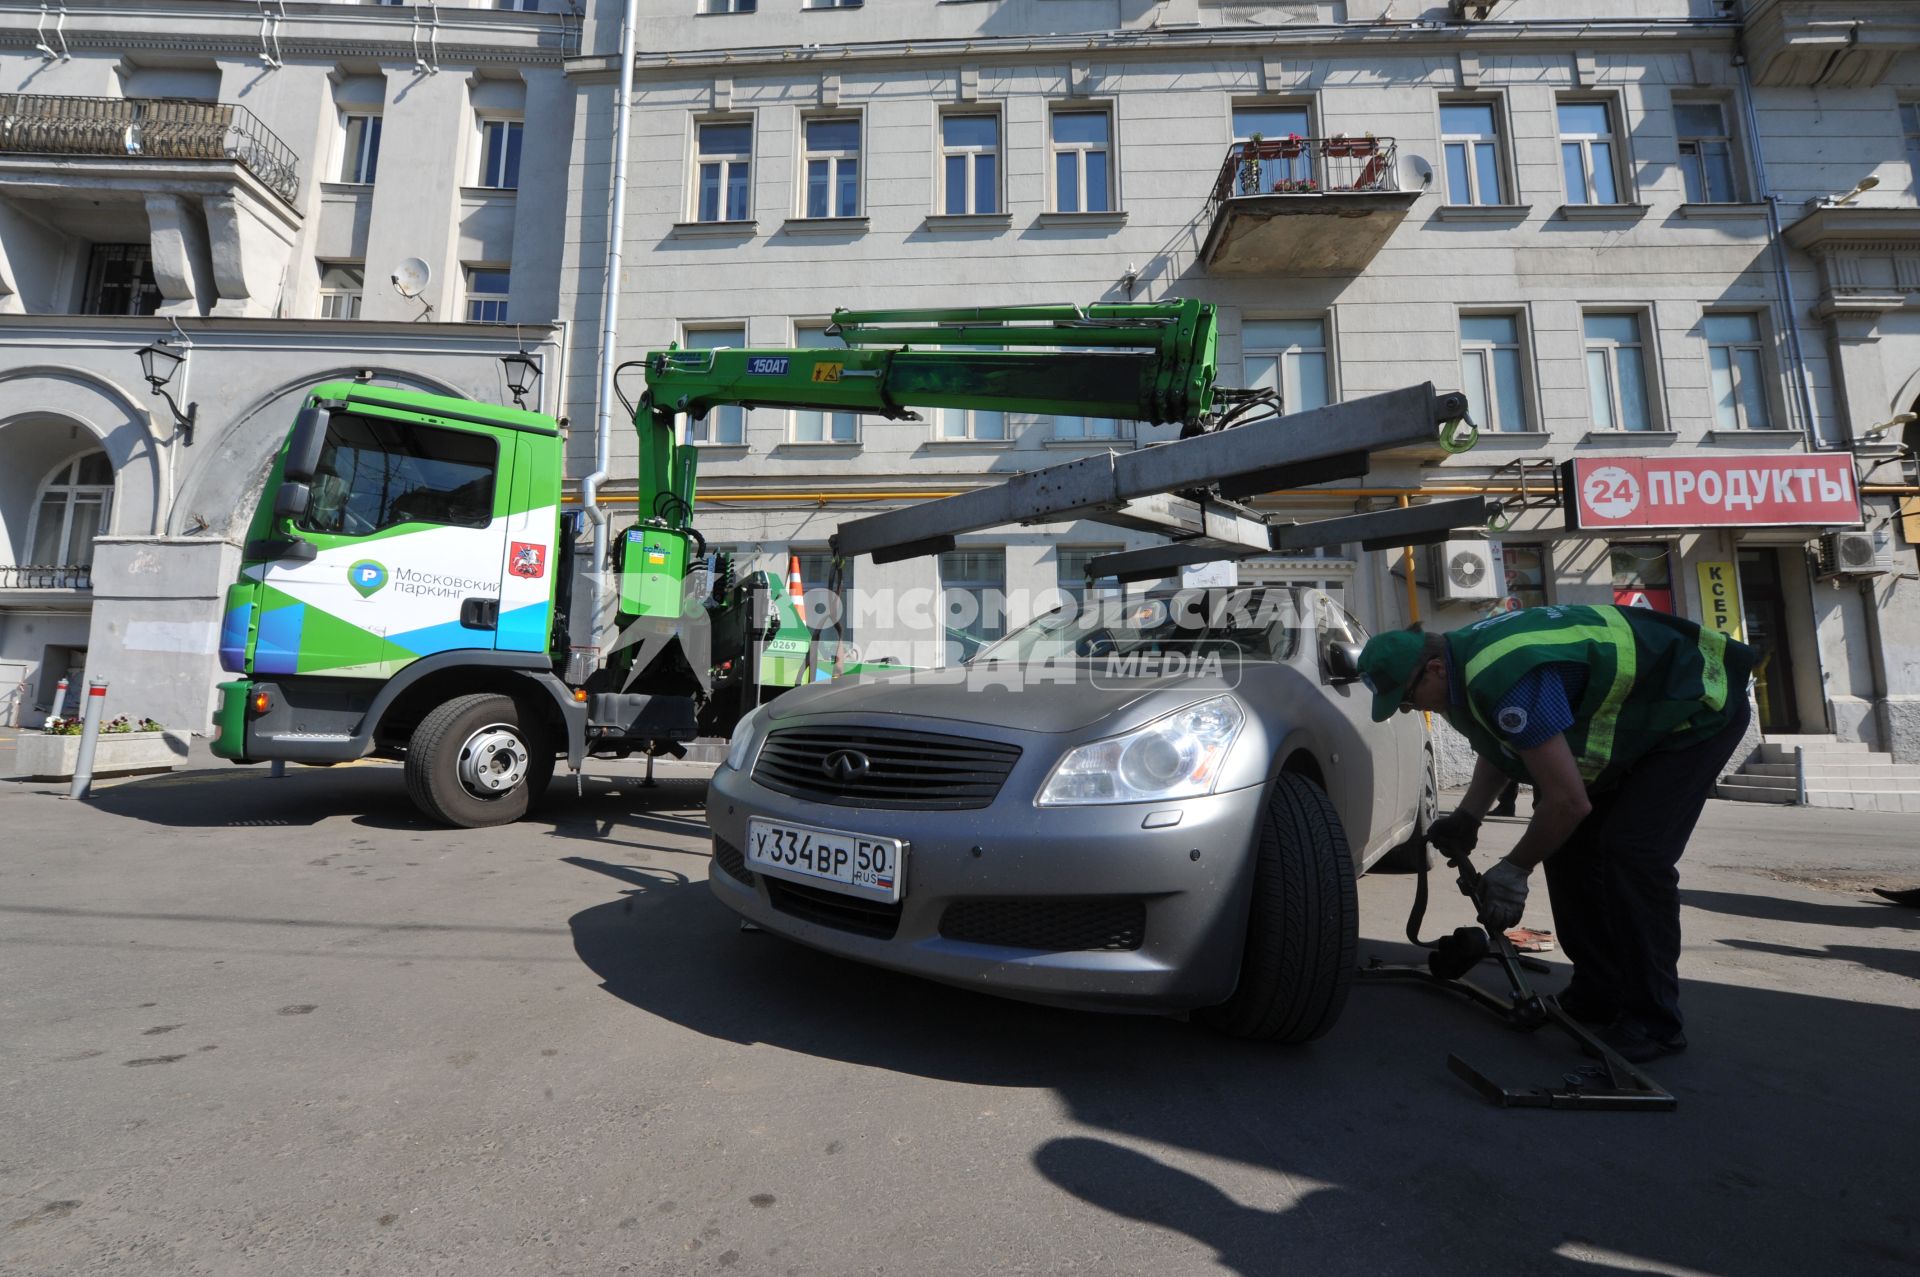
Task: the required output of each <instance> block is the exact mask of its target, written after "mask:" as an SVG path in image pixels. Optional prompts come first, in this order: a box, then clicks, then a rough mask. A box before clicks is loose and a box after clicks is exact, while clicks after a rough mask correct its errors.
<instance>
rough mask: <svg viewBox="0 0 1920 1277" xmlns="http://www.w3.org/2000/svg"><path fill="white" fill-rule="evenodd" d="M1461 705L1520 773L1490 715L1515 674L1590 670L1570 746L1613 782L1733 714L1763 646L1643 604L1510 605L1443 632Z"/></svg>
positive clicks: (1455, 720)
mask: <svg viewBox="0 0 1920 1277" xmlns="http://www.w3.org/2000/svg"><path fill="white" fill-rule="evenodd" d="M1447 650H1448V652H1449V654H1450V655H1451V656H1452V658H1453V667H1452V671H1451V676H1452V677H1456V678H1458V679H1459V680H1460V682H1461V683H1462V684H1463V688H1464V693H1465V694H1464V696H1462V697H1460V698H1458V699H1460V700H1463V701H1464V704H1458V703H1456V704H1454V705H1453V706H1451V707H1450V708H1449V709H1448V710H1447V714H1446V718H1447V721H1448V722H1449V723H1451V724H1453V726H1454V728H1455V729H1456V730H1458V731H1459V732H1460V733H1461V734H1462V735H1464V736H1465V737H1466V738H1467V740H1468V741H1469V742H1470V743H1471V744H1472V745H1473V748H1474V752H1475V753H1477V754H1479V755H1480V756H1481V757H1482V758H1485V759H1487V760H1488V761H1489V762H1492V763H1494V764H1495V765H1496V766H1498V767H1499V768H1500V769H1501V770H1502V771H1504V772H1506V773H1507V774H1508V775H1510V776H1513V777H1514V778H1516V779H1519V780H1527V779H1529V777H1528V775H1527V769H1526V767H1525V765H1524V764H1523V763H1522V762H1521V761H1520V757H1519V755H1518V754H1517V753H1515V752H1514V750H1513V748H1512V747H1511V746H1509V745H1508V744H1507V743H1506V741H1505V740H1504V739H1503V736H1502V733H1501V732H1500V731H1499V729H1498V726H1497V724H1496V723H1495V721H1494V715H1495V714H1496V713H1497V712H1498V710H1499V706H1500V702H1501V701H1502V700H1504V699H1505V698H1506V695H1507V693H1508V692H1509V691H1510V690H1512V688H1513V685H1514V684H1515V683H1517V682H1519V681H1520V680H1521V679H1522V678H1523V677H1525V676H1526V675H1527V674H1529V673H1531V672H1532V671H1533V670H1535V669H1538V668H1539V667H1540V666H1542V665H1552V664H1557V663H1571V664H1576V665H1583V666H1585V667H1586V670H1587V689H1586V692H1585V693H1584V694H1583V695H1582V696H1581V698H1580V703H1579V704H1578V705H1575V706H1573V707H1572V708H1573V720H1574V721H1573V726H1572V727H1570V728H1568V729H1567V732H1566V741H1567V746H1568V748H1570V749H1571V750H1572V751H1573V757H1574V761H1575V762H1576V763H1577V764H1578V765H1579V767H1580V775H1581V776H1582V777H1583V778H1584V779H1585V780H1586V782H1587V787H1588V788H1589V789H1592V790H1603V789H1607V788H1610V787H1611V786H1612V785H1613V784H1615V783H1616V782H1618V780H1619V779H1620V777H1621V775H1622V774H1624V773H1625V771H1626V770H1627V768H1629V767H1631V766H1632V765H1633V764H1634V763H1635V762H1636V761H1638V760H1639V759H1640V758H1642V757H1644V756H1645V755H1647V754H1650V753H1652V752H1654V751H1656V750H1663V749H1678V748H1680V747H1682V746H1685V745H1690V744H1692V743H1694V742H1695V741H1698V740H1704V739H1706V738H1707V737H1710V736H1713V735H1715V734H1716V733H1718V732H1719V731H1720V729H1721V728H1723V727H1725V726H1726V724H1727V699H1728V697H1729V696H1737V697H1741V698H1744V697H1745V696H1746V694H1747V681H1748V679H1749V678H1751V677H1752V674H1753V666H1754V663H1755V661H1756V659H1757V657H1758V653H1756V652H1755V651H1754V650H1753V649H1752V648H1750V647H1748V646H1746V645H1745V644H1744V643H1736V642H1734V641H1733V640H1731V639H1729V638H1728V637H1727V636H1726V635H1724V634H1722V633H1721V632H1720V631H1718V630H1713V629H1704V628H1702V627H1701V626H1698V625H1696V624H1694V623H1693V622H1692V621H1689V620H1686V619H1684V618H1682V617H1677V616H1668V615H1667V614H1666V613H1664V612H1654V611H1651V610H1649V609H1647V608H1638V607H1633V608H1622V607H1610V606H1598V607H1581V606H1554V607H1536V608H1527V609H1525V610H1524V611H1519V612H1502V613H1499V614H1498V615H1495V616H1490V617H1488V618H1487V619H1486V620H1484V621H1480V622H1478V623H1477V624H1474V625H1469V626H1467V627H1466V628H1465V629H1461V630H1455V631H1454V632H1453V633H1451V634H1449V635H1447Z"/></svg>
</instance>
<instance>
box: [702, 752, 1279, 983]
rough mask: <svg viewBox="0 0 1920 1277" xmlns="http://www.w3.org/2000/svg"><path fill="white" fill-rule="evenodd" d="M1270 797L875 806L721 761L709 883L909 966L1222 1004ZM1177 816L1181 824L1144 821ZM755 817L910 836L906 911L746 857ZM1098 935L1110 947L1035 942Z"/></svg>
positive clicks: (966, 976) (776, 926)
mask: <svg viewBox="0 0 1920 1277" xmlns="http://www.w3.org/2000/svg"><path fill="white" fill-rule="evenodd" d="M1012 788H1013V785H1011V784H1010V785H1009V786H1008V789H1009V790H1011V789H1012ZM1265 798H1266V793H1265V788H1264V787H1263V786H1258V785H1256V786H1252V787H1249V788H1245V789H1238V790H1232V791H1229V792H1226V793H1221V794H1214V795H1211V796H1209V797H1206V798H1194V799H1186V800H1183V801H1178V802H1157V803H1126V804H1116V805H1112V806H1089V807H1065V808H1040V807H1035V806H1034V805H1033V804H1032V802H1031V800H1030V798H1027V797H1024V796H1021V795H1015V794H1011V793H1009V792H1007V791H1003V792H1002V793H1001V795H1000V797H999V798H998V799H996V800H995V802H994V803H993V804H992V805H991V806H989V807H986V808H982V809H980V810H976V811H896V810H875V809H870V808H856V807H841V806H836V805H832V804H827V803H816V802H811V801H808V800H805V799H801V798H796V797H791V796H789V795H786V794H782V793H776V792H774V791H773V790H770V789H766V788H763V787H762V786H760V785H758V784H756V783H754V781H753V780H752V778H751V777H750V776H748V775H746V774H744V773H742V772H739V771H736V770H735V769H733V768H731V767H727V766H724V765H723V766H721V767H720V768H719V769H718V770H717V771H716V772H715V774H714V777H713V781H712V783H711V785H710V787H709V789H708V798H707V823H708V825H709V826H710V827H711V829H712V831H713V836H714V839H715V843H716V846H715V857H714V865H713V867H712V869H711V870H710V871H709V873H708V881H709V883H710V884H711V885H712V889H713V893H714V895H715V896H717V897H718V898H719V899H720V901H721V902H722V903H723V904H725V905H726V906H727V907H728V908H730V909H732V910H734V911H735V912H737V913H739V914H740V915H741V916H742V917H745V918H747V919H749V920H751V921H752V922H754V923H756V924H758V925H759V926H761V927H763V928H765V929H766V930H768V931H772V932H774V933H776V934H778V935H782V936H786V937H788V938H789V939H792V940H796V941H799V942H801V943H803V944H806V945H809V946H811V947H813V948H816V949H821V950H824V951H826V952H828V953H834V954H838V955H840V956H842V957H847V958H852V959H855V960H857V961H860V962H867V963H871V964H873V965H875V966H880V967H886V968H889V969H892V970H895V971H903V972H907V973H909V974H912V975H918V976H924V977H926V978H928V979H933V980H940V981H943V982H945V983H948V984H955V985H960V986H963V987H966V988H974V989H981V990H985V991H988V992H993V993H999V994H1003V995H1007V996H1011V997H1018V998H1024V999H1028V1000H1032V1001H1040V1002H1049V1003H1055V1004H1059V1005H1066V1006H1083V1007H1096V1008H1105V1009H1110V1010H1111V1009H1133V1010H1141V1011H1153V1010H1184V1009H1190V1008H1195V1007H1203V1006H1212V1005H1215V1004H1217V1003H1220V1002H1224V1001H1225V1000H1226V999H1227V998H1228V997H1229V996H1231V994H1232V993H1233V989H1234V985H1235V983H1236V981H1237V980H1238V979H1239V972H1240V956H1241V950H1242V948H1243V946H1244V944H1245V938H1246V922H1247V909H1248V900H1249V893H1250V891H1251V888H1252V875H1253V854H1252V851H1253V846H1254V837H1255V835H1256V832H1257V828H1258V821H1259V818H1260V816H1261V814H1262V812H1263V810H1264V807H1265ZM1167 812H1178V813H1179V815H1180V820H1179V823H1178V824H1174V825H1171V826H1164V825H1163V826H1162V827H1158V828H1143V822H1144V821H1145V820H1146V819H1147V818H1148V816H1149V814H1157V813H1167ZM754 816H758V817H763V818H766V819H771V820H778V821H784V822H787V823H791V824H795V825H807V826H813V827H816V828H824V829H832V830H842V831H846V832H850V833H862V834H869V835H875V836H880V837H888V838H898V839H901V840H902V841H904V842H905V843H906V844H907V849H906V852H905V856H904V863H905V878H904V888H903V893H902V897H901V900H900V903H899V905H898V906H897V907H889V906H883V905H878V904H873V903H869V902H865V901H860V900H857V899H855V898H853V897H847V896H842V895H839V894H837V893H832V892H828V891H825V890H823V889H819V888H815V889H812V890H808V889H807V888H806V886H805V884H806V881H807V880H806V879H804V878H786V877H775V878H771V879H770V878H769V877H768V875H766V874H765V873H763V872H760V871H758V870H756V869H753V868H752V867H750V866H746V865H745V862H744V849H745V847H746V846H747V821H748V819H749V818H750V817H754ZM1160 819H1161V820H1164V819H1166V817H1165V816H1161V817H1160ZM796 886H798V887H799V888H800V889H799V890H797V891H796V890H795V889H794V888H795V887H796ZM1089 940H1092V941H1093V942H1095V943H1103V944H1104V947H1099V948H1086V947H1078V948H1058V947H1035V944H1036V943H1040V944H1042V945H1050V946H1058V945H1061V944H1069V945H1084V944H1087V943H1088V942H1089ZM1009 941H1010V942H1009ZM1129 944H1132V945H1134V946H1135V947H1128V946H1129Z"/></svg>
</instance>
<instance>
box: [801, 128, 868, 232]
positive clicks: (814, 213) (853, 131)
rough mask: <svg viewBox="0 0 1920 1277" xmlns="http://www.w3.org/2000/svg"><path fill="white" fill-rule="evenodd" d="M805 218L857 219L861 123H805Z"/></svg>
mask: <svg viewBox="0 0 1920 1277" xmlns="http://www.w3.org/2000/svg"><path fill="white" fill-rule="evenodd" d="M802 127H803V128H804V129H805V131H806V143H807V153H806V157H805V158H806V166H807V167H806V172H807V188H806V200H807V203H806V211H805V213H804V216H806V217H858V216H860V121H859V120H858V119H857V118H854V117H840V118H835V119H831V120H807V121H805V122H804V123H803V125H802Z"/></svg>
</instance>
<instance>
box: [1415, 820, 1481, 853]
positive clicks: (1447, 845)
mask: <svg viewBox="0 0 1920 1277" xmlns="http://www.w3.org/2000/svg"><path fill="white" fill-rule="evenodd" d="M1427 841H1428V842H1429V843H1430V844H1432V846H1433V849H1434V850H1435V851H1437V852H1439V853H1440V854H1441V855H1443V856H1445V857H1446V858H1447V859H1449V860H1451V859H1453V858H1454V857H1455V856H1464V855H1466V854H1467V853H1468V852H1470V851H1472V850H1473V848H1474V844H1476V843H1478V842H1479V841H1480V821H1479V819H1478V818H1477V817H1474V816H1469V815H1468V814H1467V813H1466V812H1464V811H1450V812H1448V813H1447V814H1446V815H1444V816H1441V817H1440V818H1439V819H1437V820H1435V821H1434V822H1433V823H1432V824H1431V825H1428V826H1427Z"/></svg>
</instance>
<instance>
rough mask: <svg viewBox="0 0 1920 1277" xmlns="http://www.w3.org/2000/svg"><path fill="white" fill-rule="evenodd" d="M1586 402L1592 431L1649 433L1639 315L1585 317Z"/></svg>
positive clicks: (1644, 353) (1649, 423)
mask: <svg viewBox="0 0 1920 1277" xmlns="http://www.w3.org/2000/svg"><path fill="white" fill-rule="evenodd" d="M1583 323H1584V326H1585V328H1586V334H1587V398H1588V399H1589V401H1590V402H1591V404H1592V410H1593V411H1592V418H1593V428H1594V429H1595V430H1651V429H1653V422H1652V420H1651V419H1650V418H1649V416H1648V414H1647V362H1646V351H1645V347H1644V346H1642V344H1641V341H1640V316H1638V315H1632V314H1627V315H1617V314H1605V315H1599V314H1595V315H1587V316H1585V317H1584V320H1583Z"/></svg>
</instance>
